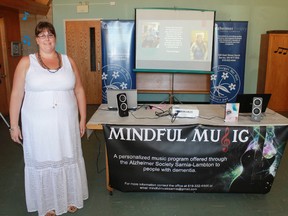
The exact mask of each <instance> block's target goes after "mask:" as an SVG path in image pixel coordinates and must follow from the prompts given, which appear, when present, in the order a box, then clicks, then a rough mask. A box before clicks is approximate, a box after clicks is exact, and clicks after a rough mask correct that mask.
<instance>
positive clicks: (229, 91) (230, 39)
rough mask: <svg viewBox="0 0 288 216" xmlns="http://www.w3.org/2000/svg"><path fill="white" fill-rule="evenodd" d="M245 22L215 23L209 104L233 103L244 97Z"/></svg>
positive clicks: (246, 25) (246, 24) (246, 23)
mask: <svg viewBox="0 0 288 216" xmlns="http://www.w3.org/2000/svg"><path fill="white" fill-rule="evenodd" d="M247 27H248V22H247V21H243V22H232V21H226V22H225V21H217V22H215V36H214V55H213V68H212V71H213V72H214V74H212V75H211V83H210V86H211V88H210V103H214V104H222V103H228V102H229V103H230V102H235V100H236V96H237V94H241V93H243V87H244V72H245V55H246V40H247Z"/></svg>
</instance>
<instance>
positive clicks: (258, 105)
mask: <svg viewBox="0 0 288 216" xmlns="http://www.w3.org/2000/svg"><path fill="white" fill-rule="evenodd" d="M262 103H263V98H262V97H253V102H252V114H251V120H252V121H261V119H262Z"/></svg>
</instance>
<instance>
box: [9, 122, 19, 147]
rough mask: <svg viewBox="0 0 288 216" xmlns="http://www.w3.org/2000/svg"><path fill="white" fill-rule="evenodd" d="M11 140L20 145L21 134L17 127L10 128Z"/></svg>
mask: <svg viewBox="0 0 288 216" xmlns="http://www.w3.org/2000/svg"><path fill="white" fill-rule="evenodd" d="M10 136H11V139H12V140H13V141H14V142H16V143H19V144H22V133H21V129H20V127H19V126H17V127H11V128H10Z"/></svg>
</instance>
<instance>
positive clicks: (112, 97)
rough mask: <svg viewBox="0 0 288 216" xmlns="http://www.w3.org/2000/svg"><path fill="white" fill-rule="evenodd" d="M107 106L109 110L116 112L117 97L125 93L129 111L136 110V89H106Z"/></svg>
mask: <svg viewBox="0 0 288 216" xmlns="http://www.w3.org/2000/svg"><path fill="white" fill-rule="evenodd" d="M106 93H107V105H108V109H109V110H118V103H117V95H118V94H120V93H125V94H126V96H127V105H128V109H129V110H136V109H137V106H138V103H137V89H107V90H106Z"/></svg>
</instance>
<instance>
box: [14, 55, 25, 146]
mask: <svg viewBox="0 0 288 216" xmlns="http://www.w3.org/2000/svg"><path fill="white" fill-rule="evenodd" d="M29 65H30V60H29V57H28V56H25V57H22V59H21V60H20V62H19V63H18V65H17V67H16V70H15V73H14V78H13V87H12V92H11V98H10V107H9V114H10V133H11V138H12V140H13V141H14V142H17V143H21V139H22V134H21V130H20V128H19V125H18V123H19V114H20V108H21V105H22V101H23V97H24V86H25V76H26V73H27V70H28V68H29Z"/></svg>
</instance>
